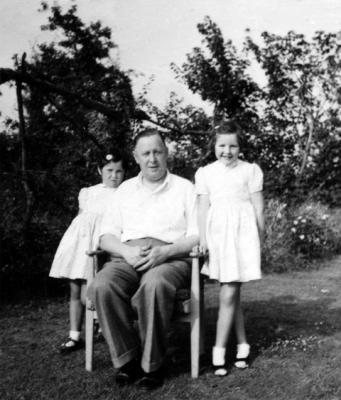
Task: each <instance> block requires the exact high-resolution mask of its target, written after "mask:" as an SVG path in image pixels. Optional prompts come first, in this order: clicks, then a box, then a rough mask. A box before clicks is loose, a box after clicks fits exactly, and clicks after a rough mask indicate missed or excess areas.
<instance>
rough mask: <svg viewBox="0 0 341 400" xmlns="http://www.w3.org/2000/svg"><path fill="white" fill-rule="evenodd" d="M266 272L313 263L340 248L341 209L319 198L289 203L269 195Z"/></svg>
mask: <svg viewBox="0 0 341 400" xmlns="http://www.w3.org/2000/svg"><path fill="white" fill-rule="evenodd" d="M265 219H266V222H265V224H266V231H265V240H264V244H263V270H264V272H285V271H290V270H297V269H305V268H308V267H312V266H313V265H314V261H316V260H318V259H320V258H322V257H324V258H328V257H331V256H333V255H335V254H337V253H339V252H340V251H341V225H340V220H341V210H339V209H331V208H329V207H328V206H326V205H323V204H321V203H319V202H314V201H307V202H304V203H302V204H300V205H290V206H289V205H288V204H287V203H284V202H282V201H280V200H276V199H270V200H268V201H267V204H266V208H265Z"/></svg>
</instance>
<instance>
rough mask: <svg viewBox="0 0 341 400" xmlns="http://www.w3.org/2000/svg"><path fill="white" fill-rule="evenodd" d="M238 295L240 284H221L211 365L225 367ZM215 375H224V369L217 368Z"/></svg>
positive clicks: (225, 372)
mask: <svg viewBox="0 0 341 400" xmlns="http://www.w3.org/2000/svg"><path fill="white" fill-rule="evenodd" d="M239 295H240V283H238V282H231V283H223V284H222V285H221V288H220V296H219V314H218V322H217V332H216V341H215V346H214V347H213V357H212V358H213V365H214V366H216V367H223V366H224V365H225V352H226V344H227V341H228V338H229V335H230V332H231V328H232V325H233V323H234V320H235V313H236V306H237V303H238V298H239ZM215 374H216V375H226V374H227V371H226V369H225V368H219V369H217V370H216V372H215Z"/></svg>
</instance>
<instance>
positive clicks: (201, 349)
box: [199, 298, 205, 355]
mask: <svg viewBox="0 0 341 400" xmlns="http://www.w3.org/2000/svg"><path fill="white" fill-rule="evenodd" d="M199 341H200V344H199V354H200V355H202V354H205V305H204V299H203V298H202V299H201V305H200V337H199Z"/></svg>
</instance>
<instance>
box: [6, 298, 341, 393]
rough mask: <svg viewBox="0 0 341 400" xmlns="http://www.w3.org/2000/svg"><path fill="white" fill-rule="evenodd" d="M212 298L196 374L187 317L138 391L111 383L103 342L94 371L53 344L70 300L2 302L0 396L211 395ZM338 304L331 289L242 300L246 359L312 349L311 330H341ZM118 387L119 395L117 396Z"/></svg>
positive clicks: (81, 356) (328, 332)
mask: <svg viewBox="0 0 341 400" xmlns="http://www.w3.org/2000/svg"><path fill="white" fill-rule="evenodd" d="M213 303H214V301H212V299H210V298H208V301H207V303H206V304H207V308H206V318H205V320H206V334H205V350H206V352H205V356H204V357H203V358H202V362H201V366H202V369H201V377H200V379H198V380H196V381H193V380H191V379H190V329H189V325H188V324H181V323H176V324H174V325H173V328H172V332H171V335H170V338H169V339H170V340H169V349H168V356H167V362H166V369H167V380H166V384H165V386H164V388H163V389H160V390H159V391H156V392H155V393H154V394H153V395H151V396H150V397H148V396H149V395H148V396H147V395H146V396H145V397H144V395H142V396H141V393H140V392H139V391H138V389H137V388H134V387H133V388H131V387H129V388H127V389H124V390H123V389H122V390H121V389H119V388H117V387H116V386H115V384H114V379H113V369H112V364H111V360H110V356H109V353H108V349H107V346H106V344H105V343H96V344H95V354H94V372H93V373H92V374H89V373H88V372H86V371H85V369H84V361H85V360H84V352H83V351H80V352H76V353H74V354H72V355H69V356H65V357H62V356H60V354H59V353H58V351H57V349H58V345H59V342H60V340H62V339H63V337H64V334H65V331H66V330H67V308H68V306H67V302H65V301H60V302H57V301H54V302H46V303H44V304H41V305H39V306H38V305H35V306H34V305H32V304H29V305H26V306H21V307H19V306H17V307H11V308H7V307H5V308H4V309H3V310H2V312H1V314H0V324H1V326H2V328H3V329H2V330H1V331H0V343H1V347H0V349H1V350H0V353H1V354H0V356H1V357H0V376H1V377H2V381H3V384H2V387H1V385H0V398H1V399H21V400H23V399H24V400H26V399H33V398H34V399H47V398H48V399H59V398H75V399H88V398H96V399H116V398H117V399H118V398H125V399H129V400H132V399H143V398H150V399H154V398H155V399H156V398H160V397H158V396H160V393H161V392H162V391H166V392H167V393H165V394H164V395H163V397H162V398H164V399H166V398H176V396H178V395H179V393H186V391H188V390H189V389H190V390H192V391H193V393H194V392H198V393H199V392H200V393H202V394H203V395H202V396H203V397H197V398H198V399H199V398H206V397H205V396H209V397H211V394H212V393H211V392H210V391H212V390H223V389H220V386H218V387H217V388H216V389H212V388H213V386H214V385H215V383H214V382H213V380H214V378H212V382H213V383H212V382H211V380H210V379H211V378H210V375H207V374H206V373H205V372H207V371H209V369H210V362H211V360H210V358H211V357H210V355H211V348H212V346H213V343H214V338H215V324H216V317H217V307H216V306H214V305H213ZM335 304H337V303H335V297H333V296H331V295H330V296H328V297H326V298H319V299H316V300H302V299H299V298H296V297H294V296H273V297H271V298H270V299H269V300H256V301H249V302H245V303H244V310H245V315H246V328H247V333H248V339H249V342H250V344H251V346H252V360H251V361H256V360H257V358H269V357H271V356H272V355H273V354H276V352H277V353H278V352H280V351H281V349H282V348H283V347H281V346H284V344H285V346H286V347H285V349H284V350H285V351H284V352H283V357H285V358H286V359H288V360H290V359H291V358H290V357H291V353H290V351H291V350H292V351H296V350H295V349H297V348H298V349H303V346H306V343H308V344H309V343H311V346H312V347H309V346H308V347H307V353H309V351H310V350H311V354H314V357H315V353H314V351H315V348H314V347H313V346H315V344H316V342H314V341H313V340H311V341H310V342H309V338H311V337H315V336H316V337H319V338H322V339H323V338H324V337H328V336H331V335H333V334H334V333H336V332H337V331H341V312H340V311H341V310H340V307H337V308H333V306H335ZM300 346H302V347H300ZM234 348H235V346H234V339H233V338H232V340H231V343H230V344H229V351H230V353H229V356H230V359H231V358H232V357H233V349H234ZM288 350H289V352H288ZM295 354H296V353H295ZM244 376H245V375H244ZM231 379H233V374H232V377H231ZM257 379H258V378H255V380H257ZM229 382H231V381H229ZM213 384H214V385H213ZM252 384H253V381H250V383H246V386H245V390H249V389H250V388H251V389H250V390H253V389H252ZM210 385H211V386H210ZM212 385H213V386H212ZM238 385H239V384H238ZM248 385H251V386H250V387H249V386H248ZM257 385H258V383H257ZM224 390H225V389H224ZM226 390H227V389H226ZM229 390H233V388H232V389H231V388H230V389H229ZM162 393H163V392H162ZM218 394H219V393H218ZM116 395H117V396H118V397H115V396H116ZM168 395H169V397H167V396H168ZM174 396H175V397H174ZM184 396H185V395H184ZM185 397H186V396H185ZM185 397H183V398H185ZM213 397H214V396H213ZM218 398H219V397H218Z"/></svg>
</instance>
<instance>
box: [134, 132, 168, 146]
mask: <svg viewBox="0 0 341 400" xmlns="http://www.w3.org/2000/svg"><path fill="white" fill-rule="evenodd" d="M154 135H158V136H159V137H160V139H161V140H162V143H163V144H164V145H165V146H166V140H165V138H164V137H163V135H162V133H161V132H160V131H158V130H157V129H153V128H148V129H144V130H143V131H141V132H139V133H138V134H137V135H136V136H135V137H134V140H133V148H134V149H135V147H136V145H137V143H138V141H139V140H140V139H142V138H144V137H150V136H154Z"/></svg>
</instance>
